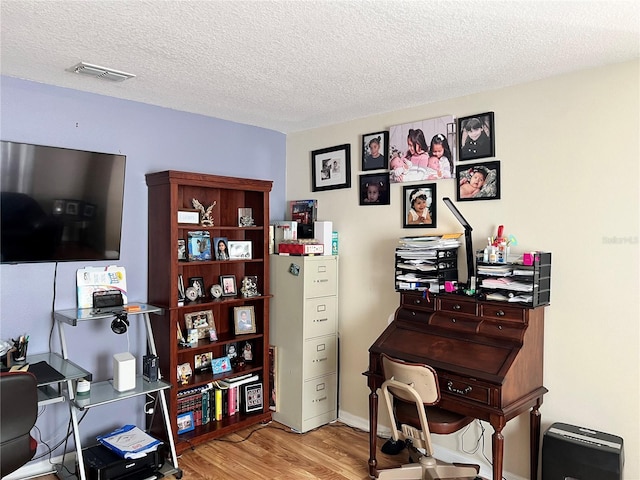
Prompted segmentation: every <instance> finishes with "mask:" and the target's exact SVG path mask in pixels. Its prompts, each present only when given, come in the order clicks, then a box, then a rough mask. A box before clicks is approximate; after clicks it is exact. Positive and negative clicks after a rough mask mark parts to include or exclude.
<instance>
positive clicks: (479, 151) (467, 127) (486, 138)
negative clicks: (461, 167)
mask: <svg viewBox="0 0 640 480" xmlns="http://www.w3.org/2000/svg"><path fill="white" fill-rule="evenodd" d="M458 145H459V146H460V160H461V161H463V162H464V161H465V160H475V159H476V158H487V157H495V156H496V152H495V126H494V122H493V112H486V113H479V114H478V115H472V116H469V117H460V118H458Z"/></svg>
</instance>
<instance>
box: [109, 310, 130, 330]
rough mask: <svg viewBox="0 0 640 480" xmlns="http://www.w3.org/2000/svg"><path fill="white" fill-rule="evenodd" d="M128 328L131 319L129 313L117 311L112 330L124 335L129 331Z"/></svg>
mask: <svg viewBox="0 0 640 480" xmlns="http://www.w3.org/2000/svg"><path fill="white" fill-rule="evenodd" d="M128 328H129V320H128V319H127V314H126V313H117V314H116V318H114V319H113V321H112V322H111V330H113V333H116V334H118V335H122V334H123V333H127V329H128Z"/></svg>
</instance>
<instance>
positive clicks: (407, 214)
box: [402, 183, 437, 228]
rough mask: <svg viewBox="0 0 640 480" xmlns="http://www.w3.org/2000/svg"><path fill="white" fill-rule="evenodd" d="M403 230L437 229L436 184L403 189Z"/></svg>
mask: <svg viewBox="0 0 640 480" xmlns="http://www.w3.org/2000/svg"><path fill="white" fill-rule="evenodd" d="M402 198H403V205H404V210H403V215H404V218H403V225H402V226H403V228H436V226H437V222H436V219H437V215H436V214H437V211H436V203H437V202H436V198H437V197H436V184H435V183H428V184H424V185H407V186H404V187H403V189H402Z"/></svg>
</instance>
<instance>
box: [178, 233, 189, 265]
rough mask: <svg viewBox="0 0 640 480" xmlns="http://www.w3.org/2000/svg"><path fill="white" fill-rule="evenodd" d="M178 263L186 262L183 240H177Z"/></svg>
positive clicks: (185, 249) (185, 248)
mask: <svg viewBox="0 0 640 480" xmlns="http://www.w3.org/2000/svg"><path fill="white" fill-rule="evenodd" d="M178 261H179V262H186V261H187V244H186V242H185V239H184V238H179V239H178Z"/></svg>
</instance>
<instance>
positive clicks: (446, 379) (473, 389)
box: [438, 372, 496, 406]
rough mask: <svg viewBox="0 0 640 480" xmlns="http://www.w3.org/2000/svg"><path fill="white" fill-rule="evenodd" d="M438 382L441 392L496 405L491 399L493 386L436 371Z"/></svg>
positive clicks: (483, 403)
mask: <svg viewBox="0 0 640 480" xmlns="http://www.w3.org/2000/svg"><path fill="white" fill-rule="evenodd" d="M438 384H439V385H440V392H441V393H443V394H444V393H448V394H449V395H453V396H454V397H462V398H466V399H468V400H473V401H476V402H478V403H481V404H482V405H489V406H496V405H494V403H495V402H494V401H493V399H492V395H491V392H492V390H493V388H492V387H491V386H490V385H487V384H482V383H480V382H478V381H476V380H474V379H472V378H464V377H456V376H455V375H451V374H447V373H440V372H438Z"/></svg>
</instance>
